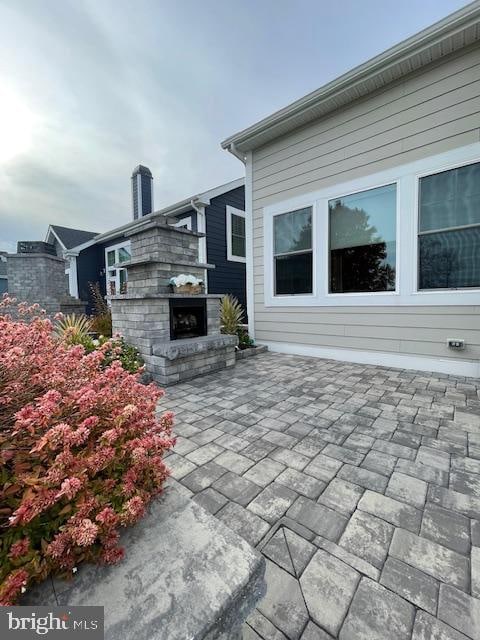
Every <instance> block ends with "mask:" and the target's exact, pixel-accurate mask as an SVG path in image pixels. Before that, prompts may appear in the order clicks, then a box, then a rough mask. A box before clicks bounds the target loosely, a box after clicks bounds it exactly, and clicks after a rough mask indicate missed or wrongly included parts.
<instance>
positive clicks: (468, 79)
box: [222, 2, 480, 393]
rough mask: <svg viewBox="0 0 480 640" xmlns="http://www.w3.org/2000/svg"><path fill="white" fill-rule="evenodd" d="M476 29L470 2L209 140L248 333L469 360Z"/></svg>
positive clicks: (476, 278) (478, 273)
mask: <svg viewBox="0 0 480 640" xmlns="http://www.w3.org/2000/svg"><path fill="white" fill-rule="evenodd" d="M479 39H480V3H478V2H476V3H473V4H472V5H468V6H467V7H465V8H463V9H461V10H460V11H458V12H456V13H454V14H452V15H451V16H449V17H448V18H446V19H445V20H442V21H441V22H438V23H436V24H435V25H433V26H432V27H430V28H428V29H426V30H424V31H422V32H420V33H419V34H417V35H415V36H413V37H412V38H409V39H408V40H406V41H404V42H402V43H401V44H399V45H397V46H395V47H393V48H392V49H389V50H388V51H386V52H385V53H382V54H381V55H379V56H377V57H376V58H374V59H372V60H370V61H369V62H367V63H365V64H363V65H361V66H359V67H357V68H355V69H353V70H352V71H350V72H348V73H346V74H345V75H343V76H341V77H340V78H338V79H337V80H334V81H333V82H330V83H329V84H327V85H325V86H324V87H322V88H320V89H318V90H317V91H314V92H313V93H311V94H309V95H307V96H305V97H304V98H302V99H300V100H298V101H297V102H295V103H293V104H291V105H290V106H288V107H285V108H284V109H282V110H281V111H278V112H277V113H275V114H273V115H272V116H270V117H268V118H266V119H264V120H262V121H260V122H258V123H257V124H255V125H253V126H252V127H249V128H248V129H245V130H244V131H241V132H240V133H237V134H235V135H233V136H231V137H230V138H228V139H227V140H225V141H224V142H223V143H222V146H223V147H224V148H226V149H228V150H229V151H230V152H232V153H233V154H234V155H235V156H237V157H239V158H241V159H244V161H245V163H246V220H247V261H248V267H249V268H248V274H247V281H248V303H249V304H248V307H249V324H250V332H251V333H252V334H254V335H255V338H256V340H257V341H258V342H262V343H267V344H268V345H269V347H270V348H271V349H272V350H276V351H282V352H286V353H297V354H303V355H309V356H310V355H311V356H321V357H325V358H332V359H336V360H347V361H353V362H361V363H372V364H382V365H386V366H393V367H406V368H411V369H420V370H435V371H441V372H445V373H451V374H459V375H467V376H478V375H480V365H479V358H480V315H479V310H480V115H479V111H480V101H479V95H480V41H479ZM449 341H452V342H451V343H450V344H449ZM462 347H464V348H462ZM372 375H373V374H372ZM418 384H420V387H421V388H423V386H422V385H423V383H422V381H421V379H419V383H418ZM414 386H416V384H414ZM420 387H418V388H420ZM412 389H413V387H412ZM412 393H413V392H412Z"/></svg>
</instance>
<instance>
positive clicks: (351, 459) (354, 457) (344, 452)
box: [322, 444, 365, 465]
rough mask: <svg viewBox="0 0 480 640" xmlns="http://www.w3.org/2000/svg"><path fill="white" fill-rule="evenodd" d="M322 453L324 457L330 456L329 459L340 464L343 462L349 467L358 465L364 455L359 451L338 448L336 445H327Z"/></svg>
mask: <svg viewBox="0 0 480 640" xmlns="http://www.w3.org/2000/svg"><path fill="white" fill-rule="evenodd" d="M322 453H324V454H325V455H326V456H330V458H335V460H340V462H345V463H346V464H351V465H358V464H360V463H361V462H362V460H363V459H364V457H365V454H363V453H360V452H359V451H353V450H352V449H347V448H345V447H339V446H338V445H336V444H328V445H327V446H326V447H325V449H324V450H323V452H322Z"/></svg>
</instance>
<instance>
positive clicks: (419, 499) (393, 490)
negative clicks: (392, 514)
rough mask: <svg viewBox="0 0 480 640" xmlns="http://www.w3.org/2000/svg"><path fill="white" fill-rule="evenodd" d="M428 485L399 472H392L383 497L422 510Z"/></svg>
mask: <svg viewBox="0 0 480 640" xmlns="http://www.w3.org/2000/svg"><path fill="white" fill-rule="evenodd" d="M427 489H428V484H427V483H426V482H425V481H424V480H419V479H418V478H413V477H412V476H408V475H406V474H404V473H400V472H399V471H394V472H393V473H392V476H391V478H390V480H389V482H388V486H387V490H386V491H385V495H387V496H390V497H391V498H395V499H396V500H401V501H402V502H407V503H408V504H411V505H413V506H414V507H417V509H423V506H424V504H425V500H426V497H427Z"/></svg>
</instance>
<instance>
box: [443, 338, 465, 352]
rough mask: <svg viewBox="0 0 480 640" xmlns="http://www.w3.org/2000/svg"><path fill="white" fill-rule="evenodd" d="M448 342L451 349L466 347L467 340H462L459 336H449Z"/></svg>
mask: <svg viewBox="0 0 480 640" xmlns="http://www.w3.org/2000/svg"><path fill="white" fill-rule="evenodd" d="M447 344H448V347H449V349H457V350H460V349H465V340H460V339H459V338H448V340H447Z"/></svg>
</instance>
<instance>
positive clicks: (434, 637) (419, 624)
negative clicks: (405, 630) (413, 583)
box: [412, 611, 469, 640]
mask: <svg viewBox="0 0 480 640" xmlns="http://www.w3.org/2000/svg"><path fill="white" fill-rule="evenodd" d="M412 640H469V639H468V638H467V636H464V635H463V633H460V632H459V631H456V630H455V629H452V627H450V626H449V625H447V624H445V623H444V622H442V621H441V620H438V618H434V617H433V616H431V615H430V614H428V613H425V611H418V612H417V617H416V618H415V626H414V627H413V635H412Z"/></svg>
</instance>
